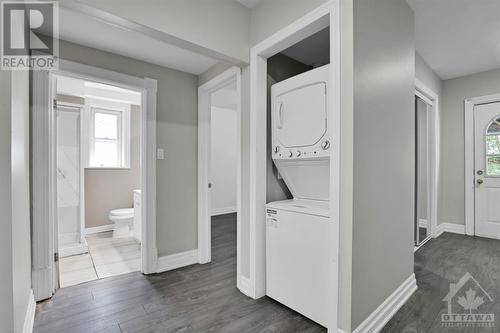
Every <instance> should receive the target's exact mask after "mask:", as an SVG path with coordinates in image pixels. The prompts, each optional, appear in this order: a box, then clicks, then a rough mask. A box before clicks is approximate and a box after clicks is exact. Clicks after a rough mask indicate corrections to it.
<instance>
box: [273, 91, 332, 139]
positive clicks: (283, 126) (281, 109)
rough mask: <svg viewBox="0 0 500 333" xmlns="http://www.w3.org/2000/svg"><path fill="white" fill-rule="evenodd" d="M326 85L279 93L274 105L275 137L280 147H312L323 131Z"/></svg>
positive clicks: (324, 125)
mask: <svg viewBox="0 0 500 333" xmlns="http://www.w3.org/2000/svg"><path fill="white" fill-rule="evenodd" d="M326 111H327V109H326V84H325V83H324V82H320V83H316V84H312V85H309V86H304V87H300V88H298V89H294V90H291V91H288V92H286V93H284V94H281V95H279V96H278V97H277V99H276V104H275V105H274V112H273V113H274V117H275V122H274V123H275V124H276V127H277V129H276V135H277V139H278V140H279V142H281V144H282V145H283V146H284V147H290V148H292V147H301V146H313V145H315V144H316V143H318V142H319V140H321V138H322V137H323V135H324V134H325V132H326Z"/></svg>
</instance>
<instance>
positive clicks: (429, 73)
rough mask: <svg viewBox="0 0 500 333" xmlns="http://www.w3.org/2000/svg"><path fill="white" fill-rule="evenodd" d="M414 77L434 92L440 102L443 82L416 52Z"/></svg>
mask: <svg viewBox="0 0 500 333" xmlns="http://www.w3.org/2000/svg"><path fill="white" fill-rule="evenodd" d="M415 77H416V78H417V79H419V80H420V81H421V82H422V83H423V84H425V85H426V86H427V87H429V88H430V89H431V90H432V91H434V92H435V93H436V94H437V95H438V97H439V99H440V100H441V96H442V93H443V91H442V90H443V81H442V80H441V79H440V78H439V76H438V75H437V74H436V73H435V72H434V71H433V70H432V69H431V68H430V67H429V65H427V63H426V62H425V60H424V59H423V58H422V57H421V56H420V54H418V53H417V52H415Z"/></svg>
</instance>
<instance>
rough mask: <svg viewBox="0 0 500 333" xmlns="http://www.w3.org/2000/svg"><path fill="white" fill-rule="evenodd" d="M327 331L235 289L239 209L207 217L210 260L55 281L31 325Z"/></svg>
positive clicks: (51, 328)
mask: <svg viewBox="0 0 500 333" xmlns="http://www.w3.org/2000/svg"><path fill="white" fill-rule="evenodd" d="M179 331H182V332H209V331H210V332H263V331H269V332H275V331H280V332H326V330H325V329H324V328H323V327H321V326H319V325H317V324H315V323H314V322H312V321H310V320H309V319H307V318H304V317H303V316H301V315H299V314H298V313H296V312H294V311H292V310H289V309H288V308H286V307H284V306H282V305H281V304H279V303H277V302H275V301H273V300H271V299H270V298H267V297H264V298H262V299H259V300H257V301H255V300H253V299H251V298H248V297H246V296H245V295H243V294H242V293H241V292H239V291H238V290H237V289H236V215H235V214H228V215H221V216H217V217H214V218H212V263H210V264H206V265H193V266H189V267H185V268H181V269H177V270H174V271H170V272H165V273H161V274H153V275H148V276H145V275H142V274H140V273H130V274H126V275H120V276H116V277H111V278H106V279H102V280H96V281H91V282H88V283H83V284H80V285H77V286H72V287H68V288H64V289H60V290H58V291H57V292H56V294H55V295H54V297H53V298H52V299H51V300H48V301H45V302H41V303H39V304H38V305H37V313H36V317H35V328H34V332H35V333H45V332H50V333H55V332H71V333H76V332H86V333H87V332H106V333H115V332H162V333H163V332H179Z"/></svg>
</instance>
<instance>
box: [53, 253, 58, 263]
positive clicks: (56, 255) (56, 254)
mask: <svg viewBox="0 0 500 333" xmlns="http://www.w3.org/2000/svg"><path fill="white" fill-rule="evenodd" d="M58 261H59V253H58V252H56V253H54V262H58Z"/></svg>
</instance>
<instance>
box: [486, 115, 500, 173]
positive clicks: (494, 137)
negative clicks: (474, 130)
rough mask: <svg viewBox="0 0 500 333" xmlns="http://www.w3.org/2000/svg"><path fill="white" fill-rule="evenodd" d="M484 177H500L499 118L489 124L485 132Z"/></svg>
mask: <svg viewBox="0 0 500 333" xmlns="http://www.w3.org/2000/svg"><path fill="white" fill-rule="evenodd" d="M485 142H486V175H487V176H494V177H495V176H496V177H498V176H500V117H496V118H495V119H494V120H493V121H491V122H490V124H489V125H488V128H487V130H486V137H485Z"/></svg>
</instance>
